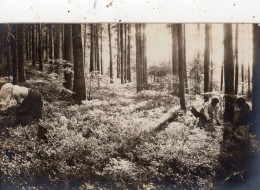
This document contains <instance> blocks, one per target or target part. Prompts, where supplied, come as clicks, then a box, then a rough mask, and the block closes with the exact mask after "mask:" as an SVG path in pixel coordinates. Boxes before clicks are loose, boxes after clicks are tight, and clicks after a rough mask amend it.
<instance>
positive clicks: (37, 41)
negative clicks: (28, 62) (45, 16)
mask: <svg viewBox="0 0 260 190" xmlns="http://www.w3.org/2000/svg"><path fill="white" fill-rule="evenodd" d="M38 46H39V32H38V24H35V53H36V54H35V57H36V63H38V61H39V54H38Z"/></svg>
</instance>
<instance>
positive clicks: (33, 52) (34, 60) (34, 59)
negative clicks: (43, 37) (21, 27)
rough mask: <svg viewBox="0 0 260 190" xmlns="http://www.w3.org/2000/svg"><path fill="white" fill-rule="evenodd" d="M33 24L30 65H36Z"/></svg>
mask: <svg viewBox="0 0 260 190" xmlns="http://www.w3.org/2000/svg"><path fill="white" fill-rule="evenodd" d="M35 28H36V27H35V24H32V65H33V66H35V65H36V40H35V38H36V35H35V32H36V30H35Z"/></svg>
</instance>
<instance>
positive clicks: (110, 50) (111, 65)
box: [108, 24, 113, 83]
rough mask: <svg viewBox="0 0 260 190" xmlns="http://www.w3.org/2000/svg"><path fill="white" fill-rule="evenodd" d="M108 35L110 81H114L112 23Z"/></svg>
mask: <svg viewBox="0 0 260 190" xmlns="http://www.w3.org/2000/svg"><path fill="white" fill-rule="evenodd" d="M108 37H109V65H110V83H113V61H112V48H111V29H110V24H108Z"/></svg>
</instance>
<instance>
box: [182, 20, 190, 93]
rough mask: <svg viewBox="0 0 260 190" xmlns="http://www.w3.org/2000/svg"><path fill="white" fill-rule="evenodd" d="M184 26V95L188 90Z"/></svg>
mask: <svg viewBox="0 0 260 190" xmlns="http://www.w3.org/2000/svg"><path fill="white" fill-rule="evenodd" d="M185 28H186V27H185V24H183V46H184V76H185V89H186V90H185V91H186V94H189V88H188V77H187V63H186V32H185V30H186V29H185Z"/></svg>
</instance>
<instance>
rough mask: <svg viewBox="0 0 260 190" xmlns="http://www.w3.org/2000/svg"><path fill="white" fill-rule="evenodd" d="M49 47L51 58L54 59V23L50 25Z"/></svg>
mask: <svg viewBox="0 0 260 190" xmlns="http://www.w3.org/2000/svg"><path fill="white" fill-rule="evenodd" d="M49 36H50V37H49V40H50V42H49V49H50V55H49V57H50V59H51V60H53V59H54V40H53V24H50V25H49Z"/></svg>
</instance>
